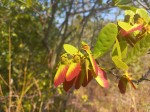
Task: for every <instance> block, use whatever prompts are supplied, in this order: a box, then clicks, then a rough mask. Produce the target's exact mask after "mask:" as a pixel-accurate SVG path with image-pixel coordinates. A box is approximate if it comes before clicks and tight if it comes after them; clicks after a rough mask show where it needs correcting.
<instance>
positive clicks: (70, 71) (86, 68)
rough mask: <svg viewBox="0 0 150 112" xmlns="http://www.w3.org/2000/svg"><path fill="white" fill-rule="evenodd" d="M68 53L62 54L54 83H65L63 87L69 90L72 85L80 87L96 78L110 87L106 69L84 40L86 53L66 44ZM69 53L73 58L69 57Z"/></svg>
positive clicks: (83, 47)
mask: <svg viewBox="0 0 150 112" xmlns="http://www.w3.org/2000/svg"><path fill="white" fill-rule="evenodd" d="M64 49H65V51H66V52H67V53H65V54H63V55H62V56H61V60H60V63H59V67H58V69H57V72H56V75H55V77H54V85H55V86H56V87H57V86H59V85H60V84H61V83H63V88H64V90H65V91H68V90H69V89H70V88H71V87H74V88H75V89H79V88H80V87H81V86H83V87H85V86H87V85H88V83H89V82H90V81H91V80H92V79H93V78H94V79H95V80H96V81H97V82H98V83H99V84H100V85H101V86H102V87H104V88H107V87H108V80H107V78H106V74H105V72H104V70H102V69H101V68H100V67H99V66H98V64H97V63H96V61H95V59H94V57H93V56H92V52H91V51H90V47H89V46H88V45H87V44H86V43H84V42H82V49H83V50H84V51H85V52H84V54H83V53H81V52H80V51H79V50H77V49H76V48H75V47H73V46H71V45H69V44H65V45H64ZM68 54H69V55H70V56H71V59H68Z"/></svg>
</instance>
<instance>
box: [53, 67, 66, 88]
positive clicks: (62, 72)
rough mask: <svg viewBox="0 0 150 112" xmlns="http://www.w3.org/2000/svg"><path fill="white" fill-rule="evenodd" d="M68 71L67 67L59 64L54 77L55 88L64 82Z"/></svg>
mask: <svg viewBox="0 0 150 112" xmlns="http://www.w3.org/2000/svg"><path fill="white" fill-rule="evenodd" d="M67 70H68V65H64V64H60V65H59V68H58V70H57V72H56V75H55V77H54V85H55V86H56V87H57V86H58V85H60V84H61V83H63V82H64V80H65V76H66V73H67Z"/></svg>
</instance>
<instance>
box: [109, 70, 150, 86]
mask: <svg viewBox="0 0 150 112" xmlns="http://www.w3.org/2000/svg"><path fill="white" fill-rule="evenodd" d="M114 69H115V68H112V69H110V70H108V72H109V73H110V74H111V75H113V76H115V77H116V78H117V79H120V78H121V76H120V75H117V74H115V73H114V72H113V70H114ZM149 75H150V68H149V70H148V71H147V72H146V73H145V74H144V75H142V76H141V78H139V79H138V80H132V82H133V83H136V84H139V83H140V82H142V81H150V79H148V78H147V77H148V76H149Z"/></svg>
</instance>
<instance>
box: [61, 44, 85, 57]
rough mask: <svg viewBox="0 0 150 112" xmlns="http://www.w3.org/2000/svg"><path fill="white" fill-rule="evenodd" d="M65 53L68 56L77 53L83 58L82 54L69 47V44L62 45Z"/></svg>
mask: <svg viewBox="0 0 150 112" xmlns="http://www.w3.org/2000/svg"><path fill="white" fill-rule="evenodd" d="M63 47H64V49H65V51H66V52H67V53H68V54H70V55H75V54H77V53H79V55H81V56H83V54H82V53H81V52H80V51H79V50H78V49H77V48H75V47H74V46H72V45H70V44H64V45H63Z"/></svg>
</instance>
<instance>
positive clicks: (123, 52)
mask: <svg viewBox="0 0 150 112" xmlns="http://www.w3.org/2000/svg"><path fill="white" fill-rule="evenodd" d="M120 49H121V57H122V59H124V58H126V55H127V50H128V46H127V42H126V41H123V40H122V41H121V42H120Z"/></svg>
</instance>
